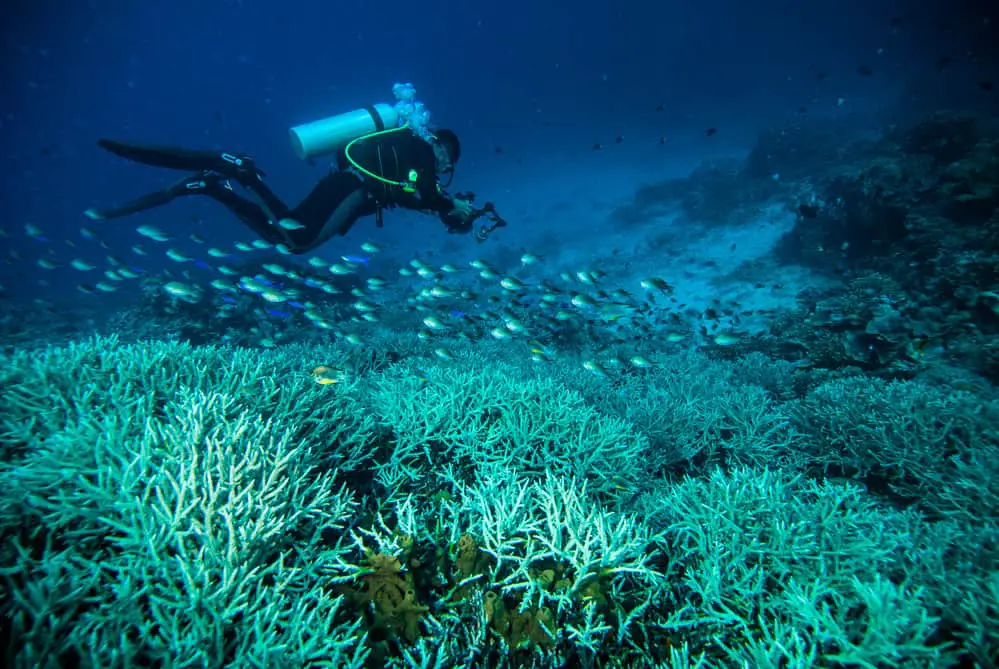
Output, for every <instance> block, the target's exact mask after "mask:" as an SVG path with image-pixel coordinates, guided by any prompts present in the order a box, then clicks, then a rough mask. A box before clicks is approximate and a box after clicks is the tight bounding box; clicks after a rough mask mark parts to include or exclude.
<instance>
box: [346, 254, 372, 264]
mask: <svg viewBox="0 0 999 669" xmlns="http://www.w3.org/2000/svg"><path fill="white" fill-rule="evenodd" d="M340 257H341V258H343V259H344V260H346V261H347V262H352V263H356V264H358V265H367V264H368V261H369V260H371V258H365V257H364V256H340Z"/></svg>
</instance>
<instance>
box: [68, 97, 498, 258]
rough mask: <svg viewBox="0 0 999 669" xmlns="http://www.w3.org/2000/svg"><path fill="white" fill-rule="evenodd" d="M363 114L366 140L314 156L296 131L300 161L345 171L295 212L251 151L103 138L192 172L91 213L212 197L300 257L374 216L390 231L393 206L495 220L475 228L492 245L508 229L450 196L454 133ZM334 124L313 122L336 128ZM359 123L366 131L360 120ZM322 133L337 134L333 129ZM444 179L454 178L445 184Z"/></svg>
mask: <svg viewBox="0 0 999 669" xmlns="http://www.w3.org/2000/svg"><path fill="white" fill-rule="evenodd" d="M378 107H380V105H379V106H378ZM358 111H363V112H364V113H365V116H364V121H365V123H367V124H368V127H366V128H365V130H369V131H367V132H362V133H354V134H355V135H358V136H355V137H352V138H344V137H342V136H335V137H334V136H330V137H319V139H318V140H312V139H311V138H308V139H309V141H313V143H315V144H317V145H320V149H317V150H316V151H315V152H313V153H310V152H311V151H312V149H311V148H310V149H308V150H304V149H302V143H301V138H300V137H298V136H296V134H295V133H296V132H297V131H299V130H300V129H308V128H309V126H299V128H293V129H292V137H293V141H295V142H296V150H297V151H298V152H299V155H301V156H302V157H306V158H311V157H312V156H313V155H321V154H322V153H335V155H336V167H337V169H335V170H331V171H330V172H329V173H328V174H327V175H326V176H324V177H322V178H321V179H320V180H319V182H318V183H317V184H316V185H315V186H314V187H313V189H312V191H311V192H310V193H309V194H308V195H307V196H306V197H305V199H303V200H302V201H301V202H300V203H299V204H298V206H296V207H294V208H291V207H288V206H287V205H286V204H285V203H284V202H283V201H282V200H281V199H280V198H279V197H278V196H277V195H275V194H274V192H273V191H272V190H271V189H270V188H269V187H268V186H267V185H266V184H265V183H264V172H263V171H261V170H260V169H259V168H258V167H257V166H256V164H255V163H254V162H253V160H252V159H251V158H250V157H249V156H247V155H245V154H241V153H226V152H218V151H196V150H188V149H181V148H175V147H164V146H150V145H144V144H132V143H126V142H119V141H114V140H109V139H101V140H99V141H98V142H97V144H98V146H100V147H101V148H103V149H105V150H107V151H110V152H111V153H113V154H115V155H117V156H121V157H122V158H126V159H128V160H132V161H134V162H137V163H142V164H144V165H152V166H156V167H166V168H170V169H177V170H188V171H191V172H193V174H190V175H188V176H185V177H184V178H183V179H181V180H180V181H178V182H176V183H175V184H173V185H172V186H170V187H169V188H166V189H164V190H161V191H157V192H154V193H149V194H148V195H144V196H142V197H140V198H138V199H135V200H132V201H131V202H128V203H125V204H122V205H120V206H117V207H110V208H107V209H93V208H92V209H88V210H87V211H86V212H85V214H86V215H87V216H88V217H90V218H91V219H94V220H105V219H112V218H118V217H121V216H127V215H129V214H133V213H136V212H139V211H143V210H145V209H149V208H152V207H158V206H160V205H163V204H166V203H167V202H170V201H171V200H173V199H174V198H176V197H182V196H187V195H207V196H208V197H210V198H212V199H213V200H215V201H216V202H219V203H221V204H222V205H224V206H225V207H226V208H227V209H229V210H230V211H231V212H232V213H233V214H235V215H236V217H237V218H239V220H240V221H242V222H243V223H244V224H245V225H247V226H248V227H249V228H250V229H251V230H253V231H254V232H255V233H256V234H257V235H259V236H260V237H261V238H263V239H264V240H266V241H268V242H270V243H272V244H275V245H277V244H282V245H284V246H285V247H286V248H287V250H288V251H290V252H291V253H296V254H301V253H307V252H309V251H312V250H313V249H315V248H317V247H318V246H320V245H322V244H324V243H325V242H327V241H329V239H330V238H332V237H333V236H334V235H345V234H347V231H348V230H350V228H351V227H352V226H353V225H354V223H355V222H356V221H357V219H359V218H360V217H362V216H370V215H375V216H376V224H377V225H378V227H381V225H382V210H383V209H387V208H392V207H403V208H405V209H413V210H417V211H425V212H433V213H436V214H437V215H438V216H439V217H440V220H441V221H442V222H443V223H444V225H445V226H446V227H447V230H448V232H452V233H467V232H469V231H471V230H472V229H473V225H474V222H475V220H476V219H477V218H479V217H480V216H486V217H488V218H489V219H490V220H491V223H490V224H489V225H483V226H481V227H480V228H479V230H478V231H476V234H475V236H476V239H477V240H478V241H484V240H485V238H487V237H488V236H489V234H490V233H491V232H492V231H493V229H495V228H496V227H501V226H503V225H506V222H505V221H503V220H502V219H501V218H499V216H498V215H497V214H496V213H495V207H493V206H492V205H491V204H488V203H487V205H486V207H484V208H482V209H476V208H475V207H474V206H473V205H472V199H473V198H474V195H472V194H461V195H462V196H458V195H455V196H451V195H448V194H447V192H446V191H445V190H444V189H445V188H446V187H447V186H449V185H450V182H451V178H453V176H454V167H455V164H456V163H457V162H458V159H459V158H460V157H461V145H460V144H459V142H458V136H457V135H456V134H455V133H454V132H453V131H451V130H447V129H441V130H437V131H435V132H432V133H430V132H427V133H423V135H422V136H421V135H418V134H417V133H415V132H411V131H410V129H409V126H408V125H405V124H404V125H400V126H398V127H388V128H387V127H386V126H387V125H388V124H386V123H385V122H384V120H383V119H382V118H381V116H382V115H384V113H385V112H384V111H383V110H380V109H377V108H376V107H370V108H366V109H364V110H358ZM342 116H344V117H347V115H342ZM355 116H356V113H355ZM328 121H329V120H326V121H323V122H316V123H315V124H311V125H318V124H320V123H327V125H328ZM351 122H352V123H354V125H355V126H356V125H357V123H356V119H355V120H354V121H351ZM321 130H322V132H326V133H327V134H329V133H330V131H329V130H328V129H326V128H325V127H323V128H321ZM338 132H339V130H338ZM340 134H341V135H342V134H343V133H342V132H341V133H340ZM344 139H349V141H343V140H344ZM444 175H447V176H448V180H447V183H445V184H442V183H441V177H442V176H444ZM232 182H236V183H238V184H239V185H240V186H242V187H243V188H245V189H246V190H247V191H249V193H250V194H252V195H253V196H254V198H255V200H256V201H253V200H250V199H248V198H246V197H244V196H242V195H240V194H238V193H236V192H235V191H234V190H233V187H232Z"/></svg>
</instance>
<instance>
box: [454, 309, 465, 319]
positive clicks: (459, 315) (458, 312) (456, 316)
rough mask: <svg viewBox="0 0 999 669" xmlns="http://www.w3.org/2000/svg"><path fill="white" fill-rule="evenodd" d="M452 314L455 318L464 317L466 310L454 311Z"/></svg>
mask: <svg viewBox="0 0 999 669" xmlns="http://www.w3.org/2000/svg"><path fill="white" fill-rule="evenodd" d="M451 315H452V316H454V317H455V318H464V316H465V312H464V311H452V312H451Z"/></svg>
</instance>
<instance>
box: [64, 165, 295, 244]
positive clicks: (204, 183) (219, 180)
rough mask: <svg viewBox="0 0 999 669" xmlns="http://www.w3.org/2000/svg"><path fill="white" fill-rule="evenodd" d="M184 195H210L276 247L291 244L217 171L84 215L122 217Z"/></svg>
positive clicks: (194, 176) (100, 218) (263, 214)
mask: <svg viewBox="0 0 999 669" xmlns="http://www.w3.org/2000/svg"><path fill="white" fill-rule="evenodd" d="M184 195H207V196H208V197H210V198H212V199H213V200H215V201H216V202H218V203H220V204H222V205H223V206H225V208H226V209H228V210H229V211H231V212H232V213H233V214H235V215H236V218H238V219H239V220H240V221H242V222H243V223H244V224H245V225H246V226H247V227H248V228H250V229H251V230H253V232H255V233H257V235H259V236H260V237H261V238H263V239H265V240H266V241H268V242H271V243H272V244H281V243H283V244H288V243H289V241H290V240H289V239H288V236H287V235H286V234H284V232H285V231H284V230H282V229H281V228H279V227H277V226H274V225H271V222H270V218H269V217H268V215H267V212H266V211H265V210H264V209H263V208H262V207H260V206H259V205H258V204H256V203H254V202H251V201H250V200H247V199H246V198H243V197H240V196H239V195H238V194H237V193H235V192H233V190H232V187H231V186H230V185H229V182H228V180H226V178H225V177H224V176H222V175H221V174H217V173H215V172H199V173H198V174H194V175H191V176H188V177H184V178H183V179H181V180H180V181H178V182H177V183H175V184H174V185H172V186H170V187H169V188H166V189H164V190H161V191H156V192H155V193H149V194H148V195H143V196H142V197H140V198H136V199H135V200H132V201H131V202H127V203H125V204H122V205H119V206H117V207H110V208H108V209H93V208H91V209H88V210H87V211H85V212H84V214H86V215H87V217H88V218H91V219H93V220H105V219H110V218H120V217H122V216H127V215H129V214H134V213H136V212H139V211H142V210H144V209H151V208H152V207H158V206H160V205H163V204H166V203H167V202H170V201H171V200H173V199H174V198H176V197H180V196H184Z"/></svg>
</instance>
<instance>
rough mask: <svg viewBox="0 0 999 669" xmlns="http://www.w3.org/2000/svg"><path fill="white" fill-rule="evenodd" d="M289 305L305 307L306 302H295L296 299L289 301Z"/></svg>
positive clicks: (297, 307) (299, 307)
mask: <svg viewBox="0 0 999 669" xmlns="http://www.w3.org/2000/svg"><path fill="white" fill-rule="evenodd" d="M288 306H289V307H295V308H296V309H304V308H305V305H304V304H302V303H301V302H295V301H294V300H292V301H291V302H289V303H288Z"/></svg>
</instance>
